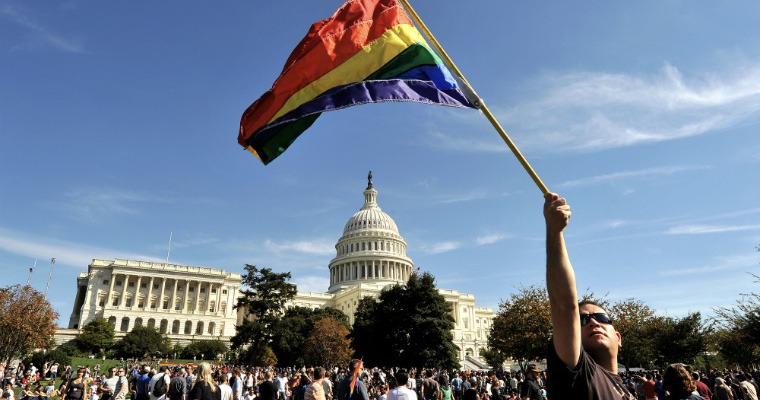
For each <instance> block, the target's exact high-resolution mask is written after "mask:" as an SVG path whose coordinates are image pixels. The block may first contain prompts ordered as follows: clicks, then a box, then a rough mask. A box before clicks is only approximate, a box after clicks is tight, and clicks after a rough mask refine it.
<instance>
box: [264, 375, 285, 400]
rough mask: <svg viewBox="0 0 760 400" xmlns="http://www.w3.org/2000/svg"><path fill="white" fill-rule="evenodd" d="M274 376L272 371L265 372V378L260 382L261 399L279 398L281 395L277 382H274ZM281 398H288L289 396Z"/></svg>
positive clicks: (271, 399) (274, 399)
mask: <svg viewBox="0 0 760 400" xmlns="http://www.w3.org/2000/svg"><path fill="white" fill-rule="evenodd" d="M273 376H274V375H273V374H272V371H269V370H267V371H266V372H264V380H263V381H262V382H261V383H260V384H259V398H260V399H261V400H277V399H278V397H279V396H281V392H280V391H279V388H278V387H277V384H275V383H274V382H272V377H273ZM286 393H287V392H286ZM286 396H287V394H286ZM279 400H287V397H286V398H285V399H282V398H281V399H279Z"/></svg>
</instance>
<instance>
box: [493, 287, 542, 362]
mask: <svg viewBox="0 0 760 400" xmlns="http://www.w3.org/2000/svg"><path fill="white" fill-rule="evenodd" d="M551 327H552V322H551V311H550V310H549V295H548V293H547V292H546V289H545V288H543V287H539V286H535V285H534V286H529V287H521V288H520V289H519V290H518V291H517V293H513V294H512V295H511V297H510V299H509V300H505V301H503V302H501V304H499V312H498V313H497V314H496V318H494V320H493V324H492V325H491V332H489V334H488V347H489V348H490V349H491V350H492V351H494V352H498V353H497V354H500V355H501V356H503V357H505V358H506V357H511V358H512V359H514V360H515V361H517V363H518V364H519V365H520V369H522V370H523V371H524V370H525V369H526V368H527V366H528V363H530V362H531V361H539V360H543V359H544V358H546V348H547V346H548V344H549V339H550V338H551V334H552V329H551Z"/></svg>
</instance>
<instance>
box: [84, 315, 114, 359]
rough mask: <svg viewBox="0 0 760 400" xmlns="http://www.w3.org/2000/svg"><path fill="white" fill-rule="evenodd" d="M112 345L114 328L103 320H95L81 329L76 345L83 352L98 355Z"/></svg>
mask: <svg viewBox="0 0 760 400" xmlns="http://www.w3.org/2000/svg"><path fill="white" fill-rule="evenodd" d="M113 344H114V327H113V325H111V323H110V322H108V321H107V320H106V319H105V318H95V319H93V320H92V321H90V322H88V323H87V324H86V325H85V326H83V327H82V333H80V334H79V335H77V338H76V345H77V347H78V348H79V349H80V350H81V351H83V352H89V353H95V354H100V353H104V352H105V351H106V350H108V349H110V348H111V347H112V346H113Z"/></svg>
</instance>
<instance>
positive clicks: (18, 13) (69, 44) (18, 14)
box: [0, 4, 84, 53]
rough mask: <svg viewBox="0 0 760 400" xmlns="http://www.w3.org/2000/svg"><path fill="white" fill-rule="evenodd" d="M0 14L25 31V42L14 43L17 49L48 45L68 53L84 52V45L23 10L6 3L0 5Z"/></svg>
mask: <svg viewBox="0 0 760 400" xmlns="http://www.w3.org/2000/svg"><path fill="white" fill-rule="evenodd" d="M0 15H2V16H3V17H5V19H7V20H10V21H12V22H14V23H16V24H17V25H19V26H21V27H22V28H24V29H25V30H26V31H27V33H28V35H27V37H26V39H25V42H24V43H22V44H19V45H16V46H15V48H17V49H18V48H22V47H26V48H33V47H40V46H49V47H52V48H55V49H58V50H61V51H65V52H69V53H84V47H83V46H82V44H81V43H78V42H77V41H75V40H72V39H69V38H65V37H64V36H62V35H60V34H57V33H55V32H53V31H51V30H50V29H48V28H47V27H45V26H43V25H42V24H40V23H39V22H37V21H35V20H34V19H32V18H30V17H28V16H26V15H24V13H23V11H22V10H20V9H19V8H18V7H15V6H12V5H8V4H4V5H0Z"/></svg>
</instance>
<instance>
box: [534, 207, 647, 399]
mask: <svg viewBox="0 0 760 400" xmlns="http://www.w3.org/2000/svg"><path fill="white" fill-rule="evenodd" d="M570 215H571V212H570V206H569V205H568V204H567V200H565V199H564V198H560V197H559V196H558V195H557V194H556V193H547V194H546V196H545V201H544V218H545V220H546V289H547V292H548V293H549V307H550V310H551V321H552V331H553V333H554V336H553V337H552V340H551V342H550V344H549V351H548V355H547V365H548V372H549V376H550V377H551V385H550V386H549V393H548V397H549V398H550V399H560V398H584V399H586V398H587V399H605V400H607V399H609V400H617V399H625V400H628V399H630V400H635V396H634V395H633V394H631V392H630V391H628V389H627V388H626V387H625V385H624V383H623V381H622V378H621V377H620V376H619V375H618V362H617V358H618V349H619V348H620V346H621V345H622V338H621V336H620V333H619V332H617V331H616V330H615V328H614V327H613V326H612V320H611V319H610V317H609V316H608V315H607V312H606V311H605V310H604V308H602V307H601V306H600V305H598V304H596V303H594V302H591V301H582V302H580V303H579V302H578V290H577V288H576V283H575V272H574V270H573V266H572V264H571V263H570V258H569V257H568V253H567V247H566V245H565V238H564V234H563V232H564V230H565V228H566V227H567V226H568V223H569V222H570Z"/></svg>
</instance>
